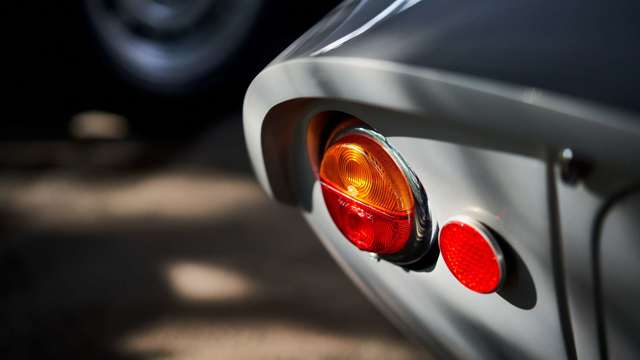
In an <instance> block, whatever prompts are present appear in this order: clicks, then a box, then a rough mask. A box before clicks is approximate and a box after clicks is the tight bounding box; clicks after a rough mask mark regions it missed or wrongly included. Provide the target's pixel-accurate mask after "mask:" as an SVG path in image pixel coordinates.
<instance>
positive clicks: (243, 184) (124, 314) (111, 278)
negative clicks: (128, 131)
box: [0, 116, 425, 359]
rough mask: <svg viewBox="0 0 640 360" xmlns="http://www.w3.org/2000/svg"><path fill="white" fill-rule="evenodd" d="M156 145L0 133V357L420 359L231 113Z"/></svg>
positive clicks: (420, 353) (422, 355) (420, 354)
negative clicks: (9, 138)
mask: <svg viewBox="0 0 640 360" xmlns="http://www.w3.org/2000/svg"><path fill="white" fill-rule="evenodd" d="M156 147H157V148H151V150H152V151H151V153H152V154H162V156H163V157H164V156H166V159H163V162H162V163H163V165H162V166H155V167H148V166H147V167H144V168H143V167H140V166H138V165H135V164H136V161H138V162H139V161H140V155H139V154H140V152H141V151H142V150H141V149H144V150H143V151H146V152H149V146H148V145H145V146H141V145H139V144H133V145H132V144H130V143H108V144H65V143H58V144H28V145H25V144H4V145H2V146H0V161H2V162H3V163H4V165H3V167H2V172H1V173H0V214H1V217H0V229H1V231H2V237H1V238H2V246H1V248H0V280H1V281H2V283H3V284H4V285H3V287H2V289H3V291H2V294H1V298H0V301H1V302H2V304H1V309H2V310H0V316H1V317H0V321H1V323H2V324H3V325H2V329H0V350H1V351H2V353H4V354H5V356H2V358H6V359H50V358H60V359H72V358H73V359H75V358H81V359H94V358H105V359H224V358H234V359H256V358H259V359H298V358H304V359H342V358H345V359H415V358H424V357H425V354H424V353H422V352H421V351H422V350H421V349H419V348H418V347H416V346H414V345H412V344H410V343H408V342H407V340H405V339H404V338H403V337H402V336H401V335H400V334H399V333H398V332H397V331H396V330H395V328H393V327H392V326H391V325H390V324H389V323H388V321H387V320H385V319H384V318H383V316H382V315H381V314H380V313H379V312H378V311H377V310H376V309H375V308H374V307H373V306H372V305H370V304H369V302H368V301H367V300H366V299H365V298H364V296H363V295H361V293H360V292H359V291H358V290H357V289H356V288H355V286H354V285H353V284H352V283H351V282H350V281H349V280H348V279H347V278H346V276H345V275H344V274H343V273H342V272H341V270H340V269H339V268H338V266H337V265H336V264H335V263H334V262H333V260H332V259H331V258H330V257H329V256H328V254H327V253H326V251H325V250H324V249H323V248H322V246H321V245H320V242H319V241H318V240H317V239H316V237H315V235H314V234H313V233H312V232H311V231H310V230H309V228H308V227H307V225H306V224H305V223H304V221H303V219H302V217H301V216H300V214H298V212H297V211H296V210H295V209H291V208H286V207H283V206H281V205H278V204H276V203H274V202H272V201H270V200H268V199H267V198H266V196H265V195H264V193H263V192H262V191H261V189H260V188H259V187H258V185H257V184H256V183H255V181H254V179H253V175H252V174H251V171H250V169H249V165H248V162H247V158H246V152H245V150H244V144H243V143H242V141H241V125H240V119H239V118H238V117H237V116H236V117H231V118H229V119H227V120H225V121H223V122H220V123H219V124H217V125H216V126H215V127H214V128H213V129H212V131H211V132H210V133H209V134H206V135H204V136H203V138H202V139H201V141H199V142H197V143H196V144H195V145H193V146H191V147H190V148H188V149H187V150H185V151H180V152H175V151H166V146H164V145H156ZM61 153H62V154H63V155H60V154H61ZM21 154H29V156H31V157H32V158H33V159H38V160H37V161H35V160H34V161H35V163H37V168H34V167H30V166H29V164H26V165H25V163H24V161H27V163H28V162H29V161H31V160H30V159H31V158H29V157H27V156H26V155H25V156H21ZM110 154H114V156H115V155H117V156H118V159H119V160H118V161H125V162H128V164H129V165H128V166H124V167H120V168H118V166H113V164H112V162H113V157H112V156H110ZM43 156H44V157H45V159H44V160H42V157H43ZM12 157H13V158H15V159H18V160H16V161H17V163H19V164H20V166H19V167H18V168H16V167H15V166H13V167H12V166H8V165H7V163H11V162H12V161H11V160H12ZM25 159H26V160H25ZM105 159H107V160H105ZM122 159H124V160H122ZM23 160H24V161H23ZM16 161H14V162H13V164H15V163H16ZM145 161H146V160H145ZM105 162H106V163H109V169H106V170H105V167H104V163H105ZM43 164H48V165H46V166H43ZM131 164H134V165H131Z"/></svg>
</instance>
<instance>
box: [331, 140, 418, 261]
mask: <svg viewBox="0 0 640 360" xmlns="http://www.w3.org/2000/svg"><path fill="white" fill-rule="evenodd" d="M320 181H321V186H322V194H323V196H324V200H325V203H326V205H327V208H328V210H329V214H330V215H331V217H332V218H333V220H334V222H335V223H336V225H337V226H338V228H339V229H340V231H341V232H342V233H343V234H344V236H345V237H346V238H347V239H348V240H349V241H350V242H352V243H353V244H354V245H355V246H356V247H358V248H359V249H361V250H364V251H369V252H375V253H378V254H393V253H397V252H399V251H401V250H402V249H403V248H404V247H405V245H406V243H407V241H408V240H409V238H410V237H411V234H412V228H413V218H414V198H413V195H412V189H411V187H410V185H409V182H408V180H407V178H406V176H405V174H404V172H403V169H402V168H401V167H400V166H399V165H398V163H397V160H396V159H395V158H394V156H393V155H392V154H391V153H390V152H389V150H388V149H385V147H384V145H382V144H381V143H380V142H378V141H376V140H375V139H374V138H372V137H369V136H366V134H363V133H353V134H347V135H345V136H342V137H340V138H339V140H337V141H335V142H334V143H333V144H331V145H330V146H329V147H328V148H327V149H326V151H325V154H324V156H323V158H322V162H321V164H320Z"/></svg>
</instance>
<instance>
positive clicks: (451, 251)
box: [439, 218, 504, 294]
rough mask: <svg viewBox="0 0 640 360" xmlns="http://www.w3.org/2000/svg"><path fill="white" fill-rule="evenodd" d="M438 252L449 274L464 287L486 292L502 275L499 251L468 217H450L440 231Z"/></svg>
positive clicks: (493, 289) (490, 238) (497, 284)
mask: <svg viewBox="0 0 640 360" xmlns="http://www.w3.org/2000/svg"><path fill="white" fill-rule="evenodd" d="M439 243H440V252H441V253H442V257H443V259H444V262H445V263H446V264H447V267H448V268H449V270H450V271H451V273H452V274H453V276H455V277H456V279H458V281H460V282H461V283H462V285H464V286H466V287H467V288H469V289H471V290H473V291H476V292H479V293H483V294H488V293H492V292H494V291H496V290H498V288H499V287H500V285H501V283H502V279H503V278H504V259H503V256H502V251H501V250H500V247H499V246H498V244H497V242H496V241H495V239H494V238H493V237H492V236H491V234H490V233H489V231H488V230H487V229H486V228H485V227H484V226H483V225H481V224H479V223H477V222H475V221H473V220H471V219H464V218H463V219H452V220H449V221H448V222H447V223H445V224H444V226H443V227H442V229H441V230H440V240H439Z"/></svg>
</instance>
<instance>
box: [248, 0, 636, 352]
mask: <svg viewBox="0 0 640 360" xmlns="http://www.w3.org/2000/svg"><path fill="white" fill-rule="evenodd" d="M589 4H590V5H589V6H591V7H589V6H587V5H585V6H586V7H587V8H588V9H589V11H587V12H588V13H589V14H591V12H592V11H595V9H596V8H597V7H594V6H595V5H593V4H591V3H589ZM447 6H450V7H451V6H453V8H451V9H450V10H451V11H452V12H451V13H450V17H449V18H447V17H442V21H437V20H434V19H435V18H437V16H436V17H435V18H433V17H429V16H431V15H433V14H438V12H437V11H436V10H441V11H444V9H445V8H447ZM469 6H471V8H472V9H477V6H472V5H469ZM496 6H497V5H496ZM563 6H564V5H563ZM498 8H499V9H501V11H497V12H496V14H495V17H492V14H491V12H490V11H484V10H483V11H479V12H478V17H479V19H475V18H473V16H471V18H469V16H470V15H471V14H470V13H468V12H463V14H460V16H456V15H455V11H453V10H455V9H457V7H456V6H454V5H447V4H445V3H444V2H438V1H431V2H429V1H423V2H420V1H393V2H391V1H389V2H375V3H374V2H367V1H362V2H353V1H351V2H345V3H343V5H341V6H340V7H339V8H338V9H336V10H335V11H334V12H333V13H331V14H330V15H329V16H327V18H325V19H324V20H323V21H321V22H320V23H319V24H318V25H316V26H315V27H314V28H312V29H311V30H310V31H309V32H308V33H306V34H305V35H304V36H303V37H301V38H300V39H299V40H298V41H297V42H296V43H294V44H293V45H292V46H291V47H289V48H288V49H287V50H285V51H284V52H283V53H282V55H281V56H279V57H278V58H276V59H275V60H274V61H273V62H272V63H271V65H270V66H268V67H267V68H266V69H265V70H264V71H263V72H262V73H261V74H259V75H258V76H257V77H256V78H255V80H254V81H253V83H252V85H251V86H250V88H249V89H248V91H247V95H246V96H245V103H244V128H245V137H246V140H247V146H248V149H249V156H250V158H251V160H252V163H253V166H254V170H255V172H256V175H257V177H258V180H259V181H260V183H261V185H262V186H263V187H264V189H265V190H266V191H267V192H268V193H269V194H270V195H271V196H273V197H274V198H275V199H277V200H279V201H281V202H284V203H287V204H290V205H294V206H298V207H299V208H300V209H301V211H302V212H303V214H304V215H305V218H306V219H307V221H308V222H309V223H310V225H311V226H312V227H313V228H314V230H315V232H316V233H317V234H318V235H319V236H320V238H321V239H322V241H323V243H324V244H325V246H326V247H327V248H328V249H329V251H330V252H331V253H332V255H333V256H334V257H335V258H336V259H337V261H338V262H339V263H340V264H341V265H342V267H343V268H344V269H345V271H347V273H349V274H350V275H351V276H352V278H353V279H354V280H355V282H356V283H358V284H359V285H360V287H361V288H363V290H364V291H365V292H366V293H367V294H369V295H370V297H371V299H372V301H374V302H375V303H377V304H378V305H380V307H381V308H382V309H383V311H384V312H386V313H387V314H389V315H390V316H391V317H393V318H395V319H396V320H398V322H399V325H400V326H401V327H403V328H405V329H406V330H407V331H408V332H409V334H410V335H412V336H414V337H416V338H418V339H419V340H420V341H421V342H423V343H424V344H426V345H427V346H428V347H429V348H430V349H431V350H432V351H435V352H436V353H438V354H440V355H442V356H454V357H463V358H475V357H478V358H494V357H497V358H512V357H514V356H518V357H522V358H563V357H566V358H574V357H576V356H578V357H580V358H587V359H588V358H598V357H599V354H600V351H601V349H600V345H599V344H600V343H599V341H600V340H599V335H598V319H597V315H596V314H597V311H598V307H597V302H596V300H595V294H596V287H595V285H594V274H593V271H592V269H593V266H594V264H595V263H596V261H595V259H594V256H593V252H591V250H590V249H591V248H592V241H593V238H592V236H591V229H592V224H593V223H594V221H595V219H596V216H597V214H598V210H599V209H600V207H601V206H602V205H603V204H604V203H605V202H606V201H607V199H608V198H610V196H611V195H612V194H614V193H615V192H616V191H618V189H620V188H623V187H625V186H628V184H630V183H634V182H637V181H638V178H639V177H640V168H638V167H637V166H636V163H637V161H636V154H638V153H640V141H639V139H640V121H638V116H637V114H636V113H634V112H633V111H634V109H633V106H631V105H629V104H628V103H627V102H625V101H622V102H618V101H617V100H616V101H614V100H611V99H607V98H606V97H601V96H599V95H597V94H595V95H594V94H591V95H589V94H586V93H580V92H575V91H572V90H571V89H570V88H569V87H567V88H563V87H557V86H554V85H553V84H554V83H553V81H551V82H549V81H546V80H545V82H544V83H539V82H535V81H534V82H531V81H529V80H526V79H525V78H526V77H527V76H530V75H532V74H533V75H535V74H538V73H537V71H542V70H544V69H542V70H540V69H536V66H538V65H537V64H536V62H535V61H526V62H521V63H518V64H516V65H514V61H516V60H517V58H518V56H517V55H514V54H511V53H509V52H507V51H506V50H505V49H502V50H500V49H501V48H500V46H502V45H500V46H499V44H498V45H496V44H493V45H496V46H498V47H493V48H492V47H491V46H488V45H487V46H481V47H482V49H483V50H482V51H485V52H484V53H483V52H482V51H480V53H479V54H478V56H479V59H482V54H484V55H485V56H487V57H489V59H490V58H491V56H495V55H496V54H495V53H492V52H496V51H497V52H498V53H499V54H501V55H503V62H505V63H509V66H511V68H510V69H512V71H513V74H516V73H517V72H521V73H523V74H521V75H522V76H521V77H520V80H518V79H516V78H511V77H509V76H498V75H495V74H492V73H490V72H482V71H477V69H476V70H474V68H473V66H471V64H473V62H474V61H473V59H471V60H470V59H464V61H467V63H468V64H470V66H469V67H465V66H460V67H447V66H444V65H442V64H440V65H438V63H437V59H438V56H436V55H435V53H434V52H430V51H435V50H434V49H436V48H437V47H435V48H434V47H430V46H429V45H430V44H431V43H430V42H428V41H427V40H429V39H430V38H429V37H430V36H431V35H433V34H440V35H443V36H444V35H445V34H447V32H448V31H453V30H455V31H454V33H456V34H461V33H468V34H470V37H471V38H472V39H473V38H474V37H477V38H480V37H481V35H482V34H485V35H487V36H489V35H490V34H495V31H496V29H495V28H493V27H490V28H489V29H490V30H491V31H490V32H485V33H482V31H481V30H482V29H483V28H482V27H478V26H479V23H478V22H477V21H480V20H481V19H484V20H483V21H484V23H485V24H487V22H490V21H491V19H493V20H495V21H496V22H501V21H503V22H505V21H506V20H505V19H504V17H505V16H507V13H508V12H507V13H505V11H506V10H504V9H511V10H510V11H515V13H514V14H515V15H517V16H515V18H522V17H523V16H525V13H521V11H523V9H529V10H531V9H533V8H536V5H534V4H533V2H528V1H521V2H518V3H517V5H513V6H507V5H503V6H502V7H500V6H498ZM503 8H504V9H503ZM537 9H538V10H539V11H540V13H539V14H536V15H535V16H534V19H538V20H541V19H542V15H543V14H544V13H545V12H548V11H549V9H550V7H549V6H548V5H540V6H539V7H538V8H537ZM561 9H563V10H562V11H560V14H561V15H563V16H566V15H567V14H568V13H567V11H568V9H570V8H566V9H565V8H563V7H562V6H561ZM502 10H504V11H502ZM431 11H433V12H434V13H432V12H431ZM365 14H366V15H365ZM425 16H426V17H425ZM561 18H562V17H561ZM586 18H587V19H589V16H587V17H586ZM403 19H404V20H406V21H401V20H403ZM425 19H432V21H426V20H425ZM445 20H446V21H445ZM466 20H469V21H466ZM556 20H557V19H556ZM576 21H578V22H579V23H580V24H577V25H576V24H574V25H573V26H577V27H578V28H579V27H580V26H586V25H587V23H588V22H585V21H586V20H585V19H582V18H581V19H578V20H576ZM552 22H553V21H552ZM510 23H511V22H509V21H506V23H505V24H495V27H502V29H503V30H505V31H506V30H507V27H508V26H507V25H508V24H510ZM474 24H475V25H474ZM554 24H555V25H556V27H553V26H551V27H549V28H548V29H546V31H547V32H545V36H547V35H549V32H553V31H560V30H561V29H563V27H562V26H560V25H559V23H554ZM465 25H469V26H471V25H474V26H476V27H474V26H471V27H464V26H465ZM622 25H624V24H622ZM461 26H462V27H461ZM607 26H612V29H610V30H611V31H613V32H615V31H617V30H615V29H618V28H617V27H616V26H614V25H607ZM525 28H526V27H525ZM614 28H615V29H614ZM425 29H426V30H425ZM473 29H475V30H476V31H472V30H473ZM554 29H555V30H554ZM463 30H464V31H463ZM485 30H486V31H488V30H487V29H485ZM552 30H553V31H552ZM614 30H615V31H614ZM483 31H484V30H483ZM574 35H576V34H575V33H572V36H574ZM413 36H415V37H416V38H415V39H412V37H413ZM519 36H521V37H520V39H521V40H522V44H520V43H519V44H518V46H522V47H526V46H527V45H529V46H530V47H531V48H532V49H538V48H540V47H542V48H544V44H541V43H540V42H545V41H546V40H547V38H546V37H545V36H541V34H539V33H538V32H536V31H535V30H531V31H530V32H528V33H527V32H520V33H519ZM445 38H446V36H445ZM420 39H422V40H423V41H422V42H421V41H419V40H420ZM456 39H457V38H456ZM405 40H406V41H405ZM563 41H564V40H563ZM576 41H578V43H579V44H577V45H576V46H579V45H580V46H582V45H584V46H586V42H587V41H583V39H579V40H576ZM394 42H397V43H398V44H396V43H394ZM560 43H562V41H560ZM407 44H413V45H411V46H408V45H407ZM470 44H471V43H470V42H465V41H462V40H460V41H452V42H451V43H450V47H451V48H447V49H445V53H446V52H447V51H448V54H449V55H448V56H453V57H456V58H458V57H462V56H463V55H464V54H460V52H459V51H458V52H457V51H456V49H458V50H460V51H461V50H463V49H464V48H465V46H470ZM510 44H512V43H510ZM581 44H582V45H581ZM485 45H486V44H485ZM601 45H602V44H598V43H597V44H595V47H594V49H595V48H597V47H598V46H601ZM514 46H515V45H513V44H512V45H510V46H508V48H511V47H514ZM514 49H515V48H514ZM517 49H520V48H519V47H517ZM401 50H402V51H401ZM548 50H549V51H548V52H544V53H541V54H540V57H539V58H538V59H539V60H540V59H542V60H544V62H545V66H546V69H547V70H549V69H552V70H554V71H558V70H559V69H564V68H566V65H567V64H566V59H564V58H563V57H562V56H564V55H566V54H565V53H560V54H558V55H557V56H558V58H557V59H556V58H553V56H554V54H556V53H558V52H557V51H552V50H553V49H548ZM618 50H620V49H618ZM630 54H631V56H634V55H633V54H634V51H631V52H630ZM454 55H455V56H454ZM529 55H530V56H533V55H532V54H531V53H530V54H529ZM609 55H611V56H614V57H615V56H617V55H615V51H614V52H612V53H610V54H609ZM443 56H444V55H443ZM465 56H467V57H470V56H472V54H471V53H468V54H466V55H465ZM473 56H475V53H474V54H473ZM606 56H608V55H603V57H602V58H599V60H598V59H596V60H594V61H595V62H596V63H597V61H604V62H607V63H611V61H612V60H611V59H607V58H606ZM411 59H413V60H411ZM485 60H486V61H485ZM485 60H482V61H480V62H483V61H484V63H485V65H487V66H488V65H491V64H490V63H491V61H489V60H487V59H485ZM528 60H531V59H528ZM433 61H436V62H433ZM459 61H463V60H462V59H460V60H459ZM589 61H591V58H590V59H586V60H585V62H586V63H589ZM516 62H517V61H516ZM623 63H624V62H623ZM430 64H432V65H434V66H431V65H430ZM500 64H502V63H497V64H494V65H500ZM441 65H442V66H441ZM591 65H593V66H595V63H593V64H591ZM591 65H590V66H591ZM574 70H576V69H567V71H568V72H569V73H572V71H574ZM576 71H577V72H576V73H572V74H573V75H571V76H569V78H564V79H563V80H562V81H560V83H561V84H564V85H567V83H571V84H570V85H571V86H578V87H580V86H582V85H585V83H584V82H583V83H582V85H580V83H575V82H574V80H575V79H573V77H576V78H577V76H578V74H580V72H581V71H583V70H580V69H577V70H576ZM524 73H526V74H524ZM494 75H495V76H494ZM552 75H553V74H547V76H541V77H536V79H537V80H540V81H542V80H544V79H549V78H553V77H554V76H552ZM627 75H628V76H629V79H634V77H635V76H636V74H635V72H634V70H632V71H630V72H629V73H628V74H627ZM603 76H604V77H605V78H606V79H607V81H613V82H614V83H617V84H618V85H619V86H623V87H624V86H625V85H623V83H624V81H626V80H628V79H625V80H624V81H623V82H619V80H620V77H619V76H618V73H617V72H615V71H614V73H613V75H603ZM522 79H524V80H522ZM571 79H573V80H571ZM598 79H599V78H598V77H594V78H592V79H590V80H588V81H593V82H591V83H590V84H598V81H599V80H598ZM609 85H611V84H609ZM634 86H637V83H635V85H634ZM620 93H621V94H622V93H624V90H623V91H621V92H620ZM613 105H616V106H613ZM618 105H619V106H618ZM326 112H337V113H339V114H344V115H345V116H355V117H357V118H359V119H362V120H365V121H366V122H367V123H368V124H369V125H370V126H371V127H372V128H373V129H375V130H377V131H378V132H380V133H381V134H384V135H385V136H386V137H387V138H388V139H389V141H390V143H391V144H393V145H394V146H396V147H397V149H398V150H399V151H400V153H401V154H402V155H403V157H405V159H406V160H407V162H408V164H409V166H410V167H411V168H412V169H413V170H414V172H415V173H416V175H417V177H418V178H419V179H420V180H421V181H422V182H423V185H424V186H425V188H426V191H427V195H428V196H429V197H430V203H431V204H432V211H433V214H434V218H435V219H436V220H437V221H438V222H439V223H440V224H442V223H444V222H445V221H446V220H447V219H448V218H449V217H451V216H454V215H460V214H470V215H472V216H473V217H474V218H476V219H479V220H480V221H482V222H485V223H486V224H488V225H489V226H490V227H491V228H493V229H494V230H495V231H496V232H497V234H498V235H499V236H500V237H501V238H502V239H503V242H502V244H503V250H504V248H506V249H507V252H509V253H510V255H509V259H510V262H511V265H507V266H508V273H509V274H510V275H509V276H513V277H514V278H515V279H517V280H513V279H512V280H511V282H507V286H505V291H506V293H502V294H500V293H497V294H492V295H478V294H474V293H472V292H470V291H469V290H467V289H464V288H463V287H462V286H461V285H460V284H459V283H457V282H456V281H455V279H454V278H453V277H452V276H451V275H450V273H449V272H448V270H447V269H446V268H445V267H444V266H443V265H444V264H443V262H442V260H441V259H440V261H439V262H438V263H437V264H436V267H435V269H434V270H433V271H432V272H405V271H404V270H403V269H402V268H400V267H397V266H395V265H392V264H390V263H386V262H384V261H381V262H376V261H374V260H372V259H370V257H369V256H368V255H367V254H364V253H360V252H357V251H356V250H355V248H353V247H352V246H351V245H350V244H349V243H348V242H347V241H346V240H345V239H344V237H343V236H342V235H341V234H340V232H339V231H338V230H337V228H336V227H335V225H334V224H333V222H332V221H331V219H330V217H329V216H328V214H327V212H326V208H325V207H324V202H323V200H322V196H321V195H320V192H319V188H318V182H317V179H316V176H315V174H314V171H313V169H312V167H313V166H312V164H311V163H310V160H309V159H310V157H309V154H308V153H307V148H306V143H305V141H306V135H305V134H306V131H307V127H308V125H309V123H310V122H311V121H312V120H313V119H314V117H315V116H318V114H324V113H326ZM563 149H570V150H571V153H572V154H575V155H576V158H577V159H580V160H585V161H586V162H588V164H589V165H590V169H591V173H590V174H589V181H588V182H585V183H578V184H576V183H575V182H573V181H567V180H566V179H565V177H564V175H563V171H564V170H563V169H562V168H561V165H562V162H561V161H560V160H559V154H560V153H561V152H562V150H563ZM611 176H615V181H611V180H610V177H611ZM527 283H528V285H527ZM532 294H534V296H532ZM531 299H535V300H533V301H532V300H531Z"/></svg>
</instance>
